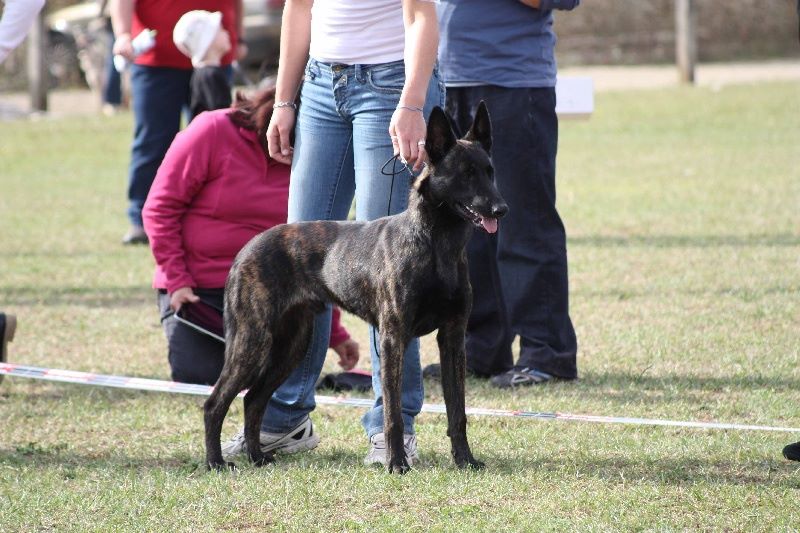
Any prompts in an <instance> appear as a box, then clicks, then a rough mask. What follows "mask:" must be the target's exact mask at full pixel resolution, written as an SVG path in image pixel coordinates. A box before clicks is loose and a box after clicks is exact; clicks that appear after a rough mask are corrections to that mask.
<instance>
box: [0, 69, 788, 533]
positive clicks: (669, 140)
mask: <svg viewBox="0 0 800 533" xmlns="http://www.w3.org/2000/svg"><path fill="white" fill-rule="evenodd" d="M797 95H798V86H797V85H796V84H760V85H750V86H733V87H727V88H724V89H722V90H720V91H716V92H715V91H712V90H708V89H698V88H694V89H690V88H682V89H665V90H659V91H647V92H620V93H605V94H598V95H597V112H596V113H595V115H594V116H593V117H592V119H591V120H589V121H588V122H568V121H562V127H561V143H560V156H559V206H560V210H561V213H562V216H563V218H564V221H565V224H566V226H567V230H568V235H569V254H570V275H571V295H572V298H571V304H572V309H571V311H572V318H573V321H574V323H575V326H576V329H577V332H578V338H579V343H580V356H579V369H580V373H581V380H580V381H578V382H576V383H569V384H563V383H560V384H554V385H548V386H544V387H540V388H535V389H527V390H520V391H514V392H499V391H496V390H493V389H491V388H489V387H488V386H486V385H485V384H484V383H482V382H478V381H474V380H470V381H469V383H468V386H467V389H468V390H467V395H468V398H467V402H468V404H469V405H475V406H487V407H498V408H512V407H513V408H519V409H530V410H542V411H551V410H558V411H563V412H575V413H591V414H604V415H627V416H640V417H666V418H671V419H691V420H715V421H726V422H738V423H748V424H764V425H782V426H793V427H798V426H800V411H799V410H798V405H800V364H799V363H800V360H799V359H800V357H799V356H800V348H798V346H800V342H798V331H800V329H799V328H800V263H798V257H800V209H798V207H800V146H798V138H800V126H798V116H800V104H799V103H798V102H800V100H798V98H797ZM130 129H131V125H130V117H128V116H122V117H116V118H114V119H99V118H97V119H95V118H85V119H79V120H52V121H41V122H31V123H26V122H13V123H6V124H4V125H3V126H2V127H0V175H2V181H1V182H0V186H1V187H2V191H1V192H0V235H2V238H0V272H2V274H0V309H3V310H5V311H8V312H13V313H16V314H17V315H18V316H19V318H20V326H19V330H18V332H17V339H16V340H15V342H14V343H13V344H12V345H11V360H12V361H15V362H19V363H22V364H29V365H40V366H49V367H59V368H70V369H78V370H90V371H95V372H102V373H114V374H125V375H136V376H146V377H157V378H167V377H168V368H167V363H166V355H165V342H164V339H163V334H162V331H161V329H160V327H159V324H158V318H157V313H156V307H155V297H154V295H153V293H152V291H151V290H150V289H149V288H148V287H149V281H150V276H151V271H152V266H153V262H152V259H151V257H150V254H149V252H148V251H147V250H146V249H143V248H137V249H129V248H123V247H122V246H120V245H119V244H118V242H119V238H120V237H121V235H122V234H123V232H124V231H125V229H126V227H125V225H126V221H125V217H124V210H125V201H124V191H125V174H126V172H125V168H126V164H127V150H128V145H129V141H130ZM347 324H348V325H349V326H351V328H352V330H353V332H354V333H355V335H356V337H357V339H358V340H360V341H361V344H362V346H366V344H367V343H366V338H365V336H366V333H365V328H364V327H363V325H361V324H359V323H357V322H356V321H355V320H354V319H352V318H347ZM423 349H424V359H425V361H426V362H431V361H433V360H435V359H436V357H437V354H436V350H435V344H434V343H433V342H432V339H431V338H426V339H425V340H424V341H423ZM366 364H368V357H363V358H362V365H366ZM333 369H334V366H333V363H332V362H331V361H329V362H328V363H327V366H326V370H328V371H329V370H333ZM426 400H427V401H430V402H441V401H442V398H441V390H440V388H439V386H438V385H436V384H434V383H428V384H427V397H426ZM201 408H202V399H201V398H197V397H183V396H171V395H165V394H160V393H144V392H142V393H138V392H127V391H119V390H110V389H97V388H91V387H85V386H79V385H64V384H51V383H45V382H36V381H31V380H26V379H21V378H6V380H5V381H4V382H3V384H2V386H0V531H31V530H50V529H54V530H75V531H85V530H90V531H111V530H136V531H190V530H191V531H214V530H228V531H233V530H254V531H255V530H277V531H307V530H311V531H338V530H389V531H396V530H414V531H427V530H434V531H459V530H463V529H464V528H465V527H468V528H471V529H473V530H482V531H496V530H540V529H548V530H551V529H555V530H573V529H581V530H630V529H636V530H641V529H667V530H675V529H714V530H787V529H793V528H796V527H797V526H798V524H800V511H798V507H797V499H798V494H800V471H798V468H797V464H796V463H790V462H788V461H785V460H783V458H782V457H781V456H780V450H781V448H782V446H783V445H785V444H787V443H788V442H791V441H793V440H798V439H800V436H798V435H796V434H795V435H790V434H781V433H756V432H749V433H747V432H745V433H743V432H732V431H703V430H690V429H670V428H650V427H624V426H610V425H594V424H584V423H570V422H543V421H536V420H505V419H496V418H479V417H475V418H471V419H470V437H471V442H472V444H473V449H474V451H475V453H476V455H477V456H478V457H480V458H481V459H483V460H484V461H485V462H486V463H487V468H486V470H485V471H482V472H478V473H472V472H461V471H458V470H456V469H455V468H454V467H453V465H452V462H451V460H450V458H449V449H448V445H447V442H446V438H445V430H446V428H445V419H444V417H443V416H442V415H422V416H421V417H420V419H419V424H418V432H419V443H420V447H421V455H422V461H421V464H420V465H419V467H418V468H416V469H415V470H414V471H413V472H411V473H410V474H408V475H406V476H403V477H392V476H388V475H386V474H384V473H383V472H382V471H379V470H374V469H369V468H365V467H363V466H362V465H361V458H362V457H363V455H364V453H366V449H367V442H366V439H365V438H364V437H363V435H362V432H361V429H360V424H359V417H360V414H361V412H360V410H358V409H348V408H336V407H325V406H323V407H320V408H319V409H318V410H317V411H316V412H315V414H314V422H315V424H316V426H317V427H318V430H319V432H320V433H321V434H322V435H323V441H322V444H321V445H320V447H319V448H318V449H317V450H316V451H314V452H311V453H306V454H301V455H298V456H294V457H283V458H281V459H280V460H279V461H278V462H277V463H276V464H275V465H273V466H270V467H267V468H262V469H256V468H253V467H250V466H248V465H246V464H241V465H240V466H241V467H242V468H241V470H240V471H239V473H238V474H235V475H230V474H224V475H216V474H208V473H206V472H205V471H204V470H203V469H202V468H200V466H199V465H200V464H201V461H202V458H203V444H202V411H201ZM241 417H242V410H241V404H240V402H237V403H236V405H235V407H234V409H233V410H232V413H231V415H230V416H229V418H228V419H227V421H226V425H225V429H224V434H225V435H229V434H231V433H232V432H234V431H235V430H236V429H237V427H238V426H239V424H240V423H241Z"/></svg>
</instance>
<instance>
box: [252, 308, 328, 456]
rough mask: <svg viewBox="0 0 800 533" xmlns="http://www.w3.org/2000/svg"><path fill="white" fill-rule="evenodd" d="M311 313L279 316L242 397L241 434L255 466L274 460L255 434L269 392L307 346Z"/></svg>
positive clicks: (295, 312)
mask: <svg viewBox="0 0 800 533" xmlns="http://www.w3.org/2000/svg"><path fill="white" fill-rule="evenodd" d="M312 320H313V314H312V313H311V312H310V311H309V310H307V309H303V308H295V309H292V310H290V311H288V312H287V313H285V314H284V316H283V317H282V318H281V320H280V323H279V324H278V327H277V328H276V331H275V335H274V337H273V339H274V342H273V343H272V346H271V348H270V353H269V354H268V355H266V359H265V361H266V363H265V366H264V368H263V369H262V374H261V377H260V379H259V380H258V383H257V384H254V386H253V387H251V389H250V390H249V391H248V393H247V394H246V395H245V397H244V435H245V442H246V443H247V450H248V455H249V457H250V460H251V461H252V462H253V463H254V464H255V465H256V466H263V465H265V464H267V463H271V462H273V461H274V454H273V453H272V452H267V453H264V452H262V450H261V443H260V439H259V433H260V428H261V421H262V419H263V418H264V411H265V410H266V407H267V403H269V400H270V398H271V397H272V394H273V393H274V392H275V391H276V390H277V388H278V387H279V386H280V385H281V384H282V383H283V382H284V381H286V378H287V377H289V374H291V372H292V371H293V370H294V369H295V368H296V367H297V365H298V364H299V363H300V361H301V360H302V359H303V356H304V355H305V353H306V350H307V349H308V343H309V338H310V333H311V321H312Z"/></svg>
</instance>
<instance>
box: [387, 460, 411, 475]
mask: <svg viewBox="0 0 800 533" xmlns="http://www.w3.org/2000/svg"><path fill="white" fill-rule="evenodd" d="M409 470H411V467H410V466H409V465H408V461H406V459H405V457H404V458H403V459H402V460H396V461H389V464H388V465H386V471H387V472H389V473H390V474H401V475H402V474H405V473H406V472H408V471H409Z"/></svg>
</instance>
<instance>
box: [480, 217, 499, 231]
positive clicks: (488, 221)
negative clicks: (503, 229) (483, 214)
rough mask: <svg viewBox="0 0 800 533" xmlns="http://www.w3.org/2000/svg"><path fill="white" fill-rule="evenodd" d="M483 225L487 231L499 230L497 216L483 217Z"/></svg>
mask: <svg viewBox="0 0 800 533" xmlns="http://www.w3.org/2000/svg"><path fill="white" fill-rule="evenodd" d="M481 225H482V226H483V229H485V230H486V233H494V232H496V231H497V219H496V218H482V219H481Z"/></svg>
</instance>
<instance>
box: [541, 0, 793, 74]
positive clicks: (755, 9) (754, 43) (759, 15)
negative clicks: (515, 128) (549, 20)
mask: <svg viewBox="0 0 800 533" xmlns="http://www.w3.org/2000/svg"><path fill="white" fill-rule="evenodd" d="M694 1H695V6H696V13H697V36H698V56H699V60H700V61H731V60H746V59H768V58H786V57H800V42H799V41H798V17H797V0H694ZM555 28H556V32H557V34H558V36H559V43H558V48H557V53H558V57H559V62H560V64H561V65H567V64H570V65H574V64H642V63H665V62H673V61H674V57H675V36H674V28H675V5H674V0H583V1H582V2H581V5H580V6H578V8H576V9H575V10H573V11H558V12H556V23H555Z"/></svg>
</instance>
